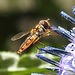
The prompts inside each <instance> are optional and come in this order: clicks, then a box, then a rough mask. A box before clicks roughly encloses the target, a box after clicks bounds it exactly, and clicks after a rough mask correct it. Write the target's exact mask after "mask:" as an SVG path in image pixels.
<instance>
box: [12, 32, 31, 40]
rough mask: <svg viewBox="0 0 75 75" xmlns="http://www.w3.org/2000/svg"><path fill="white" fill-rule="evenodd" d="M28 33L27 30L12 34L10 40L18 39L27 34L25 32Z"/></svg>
mask: <svg viewBox="0 0 75 75" xmlns="http://www.w3.org/2000/svg"><path fill="white" fill-rule="evenodd" d="M29 33H30V32H27V33H25V32H20V33H18V34H16V35H14V36H13V37H12V38H11V40H12V41H15V40H18V39H20V38H22V37H24V36H25V35H27V34H29Z"/></svg>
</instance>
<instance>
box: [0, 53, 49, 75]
mask: <svg viewBox="0 0 75 75" xmlns="http://www.w3.org/2000/svg"><path fill="white" fill-rule="evenodd" d="M34 55H36V53H35V54H34ZM30 56H32V54H27V55H22V56H21V58H20V57H19V55H18V54H15V53H12V52H0V74H1V75H5V73H6V75H30V74H31V73H46V74H47V73H48V74H49V71H48V70H46V69H45V68H44V67H43V68H41V66H42V65H45V66H46V65H49V64H47V63H45V62H43V61H41V60H39V59H37V58H35V57H30ZM47 57H49V56H48V55H47ZM16 62H17V63H16Z"/></svg>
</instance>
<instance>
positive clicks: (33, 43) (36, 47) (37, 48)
mask: <svg viewBox="0 0 75 75" xmlns="http://www.w3.org/2000/svg"><path fill="white" fill-rule="evenodd" d="M33 44H34V46H35V47H36V48H37V49H38V50H37V54H38V53H39V48H38V47H37V46H36V45H35V43H33Z"/></svg>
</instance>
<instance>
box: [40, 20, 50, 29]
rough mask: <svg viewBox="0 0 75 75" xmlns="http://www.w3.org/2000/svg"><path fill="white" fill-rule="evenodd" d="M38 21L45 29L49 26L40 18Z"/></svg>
mask: <svg viewBox="0 0 75 75" xmlns="http://www.w3.org/2000/svg"><path fill="white" fill-rule="evenodd" d="M39 23H40V24H41V25H43V26H44V28H45V29H47V28H49V25H48V23H47V22H46V21H44V20H41V21H40V22H39Z"/></svg>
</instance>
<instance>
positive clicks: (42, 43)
mask: <svg viewBox="0 0 75 75" xmlns="http://www.w3.org/2000/svg"><path fill="white" fill-rule="evenodd" d="M38 42H39V43H40V44H42V45H43V46H45V47H46V45H45V44H44V43H42V42H40V41H38Z"/></svg>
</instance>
